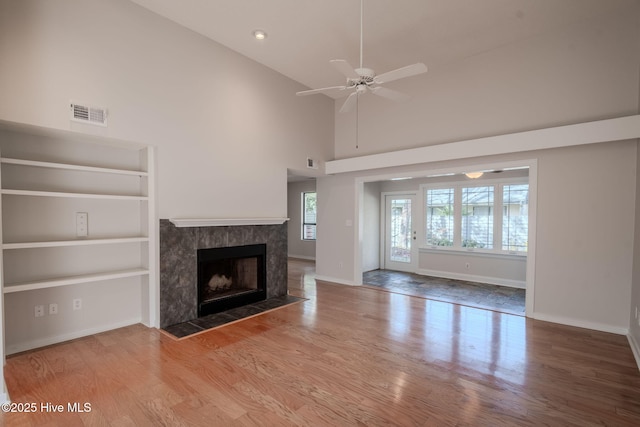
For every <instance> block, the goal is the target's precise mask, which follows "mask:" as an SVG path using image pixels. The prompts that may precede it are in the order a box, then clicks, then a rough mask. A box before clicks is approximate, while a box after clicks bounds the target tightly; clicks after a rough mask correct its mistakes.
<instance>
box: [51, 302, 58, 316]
mask: <svg viewBox="0 0 640 427" xmlns="http://www.w3.org/2000/svg"><path fill="white" fill-rule="evenodd" d="M49 314H58V304H56V303H51V304H49Z"/></svg>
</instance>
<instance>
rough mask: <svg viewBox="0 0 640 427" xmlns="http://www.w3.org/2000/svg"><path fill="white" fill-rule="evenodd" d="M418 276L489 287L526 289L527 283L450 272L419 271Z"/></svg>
mask: <svg viewBox="0 0 640 427" xmlns="http://www.w3.org/2000/svg"><path fill="white" fill-rule="evenodd" d="M416 273H417V274H421V275H423V276H434V277H443V278H445V279H454V280H466V281H468V282H478V283H486V284H488V285H498V286H508V287H510V288H518V289H526V288H527V282H526V281H523V280H511V279H502V278H500V277H486V276H476V275H474V274H464V273H452V272H450V271H438V270H427V269H424V268H421V269H419V270H418V271H417V272H416Z"/></svg>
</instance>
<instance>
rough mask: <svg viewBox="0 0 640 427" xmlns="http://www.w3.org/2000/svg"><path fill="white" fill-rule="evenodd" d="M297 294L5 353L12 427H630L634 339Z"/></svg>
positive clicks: (635, 377) (369, 299)
mask: <svg viewBox="0 0 640 427" xmlns="http://www.w3.org/2000/svg"><path fill="white" fill-rule="evenodd" d="M313 274H314V267H313V263H311V262H307V261H299V260H290V263H289V271H288V280H289V290H290V293H291V294H292V295H295V296H299V297H304V298H308V300H306V301H304V302H301V303H299V304H294V305H291V306H287V307H284V308H282V309H279V310H276V311H272V312H269V313H265V314H262V315H260V316H256V317H253V318H250V319H247V320H244V321H241V322H238V323H235V324H233V325H228V326H224V327H221V328H218V329H216V330H211V331H208V332H204V333H201V334H198V335H195V336H193V337H189V338H186V339H183V340H179V341H178V340H175V339H173V338H171V337H170V336H168V335H166V334H164V333H162V332H160V331H158V330H155V329H148V328H146V327H144V326H142V325H133V326H130V327H126V328H122V329H118V330H114V331H109V332H105V333H103V334H98V335H94V336H90V337H86V338H81V339H77V340H73V341H70V342H67V343H63V344H59V345H56V346H51V347H47V348H43V349H38V350H33V351H30V352H26V353H23V354H18V355H14V356H11V357H9V358H8V359H7V365H6V367H5V377H6V383H7V387H8V390H9V393H10V396H11V398H12V400H13V401H14V402H16V403H17V402H22V403H27V402H36V403H38V404H40V403H42V402H52V403H62V404H64V405H65V408H66V405H67V402H88V403H90V404H91V409H92V410H91V412H85V413H71V412H69V411H65V412H64V413H50V412H43V411H37V412H36V413H4V414H0V425H6V426H70V425H78V426H94V425H98V426H103V425H104V426H134V425H135V426H145V425H148V426H157V425H172V426H180V425H189V426H198V425H203V426H209V425H211V426H287V425H291V426H301V425H311V426H378V425H380V426H383V425H384V426H433V425H436V426H474V427H475V426H539V425H550V426H580V427H582V426H591V425H611V426H637V425H640V373H639V372H638V367H637V365H636V363H635V360H634V358H633V355H632V353H631V349H630V347H629V344H628V342H627V339H626V337H624V336H619V335H614V334H606V333H601V332H597V331H590V330H586V329H580V328H572V327H568V326H563V325H557V324H552V323H547V322H541V321H536V320H532V319H527V318H524V317H521V316H512V315H508V314H502V313H496V312H491V311H486V310H481V309H475V308H470V307H464V306H459V305H455V304H448V303H442V302H437V301H431V300H427V299H424V298H415V297H410V296H405V295H399V294H393V293H390V292H383V291H379V290H375V289H370V288H363V287H351V286H343V285H337V284H332V283H327V282H316V281H315V280H314V278H313Z"/></svg>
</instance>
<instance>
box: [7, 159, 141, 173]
mask: <svg viewBox="0 0 640 427" xmlns="http://www.w3.org/2000/svg"><path fill="white" fill-rule="evenodd" d="M0 162H2V163H5V164H9V165H20V166H34V167H39V168H50V169H65V170H75V171H83V172H99V173H111V174H117V175H133V176H148V175H149V174H148V173H147V172H144V171H136V170H128V169H111V168H101V167H95V166H82V165H72V164H66V163H53V162H40V161H36V160H23V159H12V158H9V157H2V158H0Z"/></svg>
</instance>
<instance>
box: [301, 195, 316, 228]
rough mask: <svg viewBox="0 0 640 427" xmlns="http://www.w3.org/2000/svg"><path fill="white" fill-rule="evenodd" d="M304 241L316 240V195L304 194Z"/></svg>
mask: <svg viewBox="0 0 640 427" xmlns="http://www.w3.org/2000/svg"><path fill="white" fill-rule="evenodd" d="M302 240H316V193H315V192H312V193H311V192H309V193H302Z"/></svg>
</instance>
